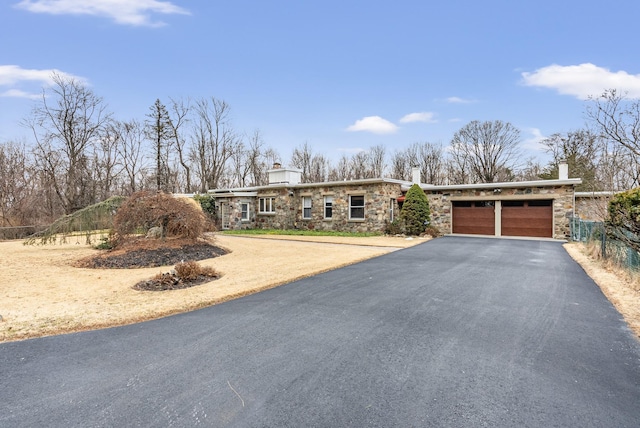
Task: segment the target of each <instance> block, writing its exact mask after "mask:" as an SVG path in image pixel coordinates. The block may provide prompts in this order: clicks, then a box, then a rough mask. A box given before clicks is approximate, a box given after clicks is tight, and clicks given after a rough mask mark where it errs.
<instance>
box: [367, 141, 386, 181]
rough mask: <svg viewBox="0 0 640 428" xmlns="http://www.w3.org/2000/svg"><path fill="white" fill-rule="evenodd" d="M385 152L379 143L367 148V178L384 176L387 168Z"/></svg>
mask: <svg viewBox="0 0 640 428" xmlns="http://www.w3.org/2000/svg"><path fill="white" fill-rule="evenodd" d="M386 153H387V151H386V149H385V148H384V146H383V145H381V144H379V145H376V146H371V147H370V148H369V152H368V159H369V168H368V169H369V172H368V176H369V178H380V177H383V176H384V173H385V170H386V169H387V164H386V162H385V158H386Z"/></svg>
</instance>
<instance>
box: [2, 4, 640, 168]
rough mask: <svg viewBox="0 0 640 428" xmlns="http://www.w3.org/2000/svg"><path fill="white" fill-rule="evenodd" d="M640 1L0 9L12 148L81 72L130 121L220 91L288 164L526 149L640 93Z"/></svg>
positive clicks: (236, 116)
mask: <svg viewBox="0 0 640 428" xmlns="http://www.w3.org/2000/svg"><path fill="white" fill-rule="evenodd" d="M638 16H640V2H637V1H635V0H625V1H620V0H610V1H608V2H602V1H598V2H596V1H591V0H582V1H574V0H562V1H558V0H553V1H551V0H540V1H513V0H484V1H477V0H474V1H466V0H449V1H447V2H436V1H424V0H422V1H414V0H396V1H393V2H391V1H377V0H370V1H356V0H353V1H350V0H341V1H334V0H323V1H321V2H320V1H305V0H298V1H293V0H289V1H285V0H272V1H267V0H262V1H249V0H234V1H216V0H211V1H205V0H192V1H178V0H176V1H160V0H92V1H88V0H87V1H81V0H22V1H21V0H5V1H3V2H1V3H0V40H2V43H0V142H2V141H6V140H21V139H24V140H26V141H27V142H28V141H29V138H30V136H29V133H28V131H27V130H26V129H24V128H22V127H20V126H19V125H18V122H19V121H20V119H22V118H24V117H25V116H27V115H28V114H29V112H30V110H31V108H32V106H33V103H34V99H33V98H34V97H37V96H38V95H39V94H40V93H41V90H42V87H43V86H45V85H47V84H49V83H50V77H49V76H50V74H51V72H52V71H53V70H57V71H58V72H60V73H63V74H67V75H69V76H74V77H77V78H79V79H82V80H83V81H84V82H86V84H87V85H89V86H90V87H91V88H92V89H93V91H94V92H95V93H96V94H98V95H100V96H102V97H103V98H104V99H105V101H106V102H107V104H108V106H109V108H110V110H112V111H113V112H114V115H115V117H116V118H118V119H121V120H128V119H134V118H135V119H139V120H144V118H145V115H146V114H147V112H148V110H149V107H150V106H151V105H152V104H153V102H154V101H155V99H156V98H160V99H161V100H162V101H164V102H165V103H168V102H169V97H173V98H180V97H185V98H186V97H192V98H198V97H210V96H214V97H216V98H219V99H223V100H225V101H226V102H227V103H228V104H230V106H231V109H232V110H231V115H232V119H233V124H234V126H235V128H236V129H237V130H239V131H243V132H247V133H248V134H250V133H252V132H253V131H254V130H255V129H259V130H260V131H261V132H262V134H263V137H264V140H265V142H266V143H267V144H268V145H270V146H271V147H274V148H275V149H276V150H278V152H279V153H280V154H281V155H282V158H283V161H285V162H286V161H287V160H288V158H289V156H290V153H291V151H292V150H293V148H294V147H296V146H299V145H301V144H303V143H305V142H307V143H309V144H310V145H311V146H312V147H313V148H314V150H315V151H316V152H318V153H322V154H324V155H326V156H328V157H329V158H332V159H337V158H338V157H339V156H340V155H341V154H342V153H344V152H347V153H349V152H354V151H357V150H361V149H366V148H368V147H370V146H373V145H379V144H381V145H384V146H385V147H386V148H387V151H388V153H392V152H393V151H394V150H395V149H402V148H405V147H407V146H408V145H410V144H411V143H414V142H424V141H429V142H433V143H438V142H440V143H443V144H445V145H446V144H448V143H449V141H450V139H451V137H452V136H453V134H454V133H455V131H456V130H458V129H459V128H461V127H462V126H464V125H465V124H466V123H468V122H469V121H471V120H502V121H507V122H511V123H512V124H513V125H515V126H516V127H518V128H519V129H520V130H521V131H522V138H523V147H524V148H526V150H527V151H528V152H529V153H530V154H536V153H538V152H537V151H536V150H537V149H538V145H537V141H539V140H540V139H541V138H543V137H544V136H548V135H550V134H552V133H555V132H566V131H571V130H575V129H578V128H582V127H583V126H584V124H585V118H584V109H585V101H584V100H585V99H586V98H587V97H588V96H589V95H598V94H600V93H602V91H603V90H605V89H607V88H617V89H619V90H622V91H627V92H628V94H629V96H631V97H635V98H640V56H638V41H639V40H640V39H639V37H638V34H637V18H638Z"/></svg>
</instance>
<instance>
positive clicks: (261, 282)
mask: <svg viewBox="0 0 640 428" xmlns="http://www.w3.org/2000/svg"><path fill="white" fill-rule="evenodd" d="M424 241H425V240H424V239H405V238H397V237H370V238H340V237H279V236H269V237H240V236H228V235H217V236H216V239H215V245H217V246H219V247H222V248H225V249H227V250H229V251H230V253H229V254H226V255H224V256H221V257H217V258H213V259H208V260H202V261H200V264H201V265H202V266H211V267H213V268H215V269H216V270H217V271H218V272H219V273H221V274H222V277H221V278H220V279H217V280H215V281H212V282H208V283H206V284H201V285H197V286H195V287H191V288H186V289H182V290H168V291H162V292H157V291H136V290H134V289H132V286H133V285H135V284H136V283H138V282H139V281H142V280H146V279H150V278H152V277H153V276H154V275H156V274H158V273H164V272H168V271H169V270H170V269H171V268H172V266H167V267H160V268H158V267H155V268H142V269H89V268H78V267H74V266H73V265H74V264H75V263H76V262H77V261H78V260H80V259H82V258H85V257H88V256H91V255H95V254H97V253H98V250H95V249H92V248H90V247H88V246H86V245H82V244H80V243H75V240H74V239H72V240H71V241H70V243H66V244H54V245H45V246H25V245H23V244H22V241H9V242H0V272H2V274H1V275H2V277H1V281H0V316H2V318H3V320H2V321H1V322H0V341H11V340H18V339H25V338H30V337H40V336H47V335H53V334H59V333H67V332H74V331H82V330H89V329H97V328H104V327H111V326H117V325H124V324H130V323H134V322H139V321H143V320H148V319H153V318H159V317H162V316H167V315H170V314H174V313H178V312H184V311H188V310H192V309H197V308H201V307H204V306H209V305H213V304H216V303H220V302H224V301H226V300H229V299H233V298H235V297H239V296H243V295H247V294H251V293H255V292H258V291H261V290H265V289H268V288H272V287H276V286H278V285H281V284H284V283H288V282H291V281H294V280H296V279H299V278H303V277H306V276H310V275H314V274H317V273H320V272H324V271H328V270H331V269H335V268H338V267H341V266H345V265H349V264H352V263H355V262H358V261H361V260H365V259H369V258H372V257H377V256H380V255H382V254H386V253H388V252H390V251H394V250H396V249H399V248H404V247H408V246H411V245H415V244H418V243H420V242H424Z"/></svg>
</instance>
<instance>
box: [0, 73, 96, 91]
mask: <svg viewBox="0 0 640 428" xmlns="http://www.w3.org/2000/svg"><path fill="white" fill-rule="evenodd" d="M54 73H55V74H58V75H59V76H61V77H63V78H66V79H76V80H79V81H81V82H83V83H86V82H85V79H83V78H81V77H77V76H73V75H72V74H69V73H65V72H63V71H60V70H56V69H45V70H34V69H26V68H21V67H19V66H17V65H0V88H1V87H2V86H6V87H8V89H7V90H6V91H4V92H2V93H0V96H2V97H17V98H39V97H40V94H37V93H34V92H27V91H25V90H24V89H21V88H19V87H18V86H20V85H23V84H26V85H28V84H30V83H31V84H32V83H37V84H38V86H37V88H38V89H40V88H41V87H42V86H47V85H51V84H53V74H54Z"/></svg>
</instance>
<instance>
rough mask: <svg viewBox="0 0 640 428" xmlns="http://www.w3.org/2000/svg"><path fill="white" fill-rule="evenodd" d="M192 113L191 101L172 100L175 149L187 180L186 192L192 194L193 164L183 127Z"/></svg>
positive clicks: (170, 122)
mask: <svg viewBox="0 0 640 428" xmlns="http://www.w3.org/2000/svg"><path fill="white" fill-rule="evenodd" d="M190 111H191V106H190V102H189V100H186V101H185V100H175V99H171V109H170V113H169V117H170V118H171V120H170V121H169V125H170V127H171V129H170V134H171V140H172V143H173V147H175V149H176V152H177V154H178V162H179V163H180V166H181V167H182V171H183V172H184V179H185V186H184V189H183V190H184V191H185V192H192V191H193V190H194V189H193V188H192V184H191V163H190V162H189V159H188V148H187V140H186V138H185V135H183V133H182V128H183V126H184V125H185V124H186V123H187V121H188V116H189V113H190Z"/></svg>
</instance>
